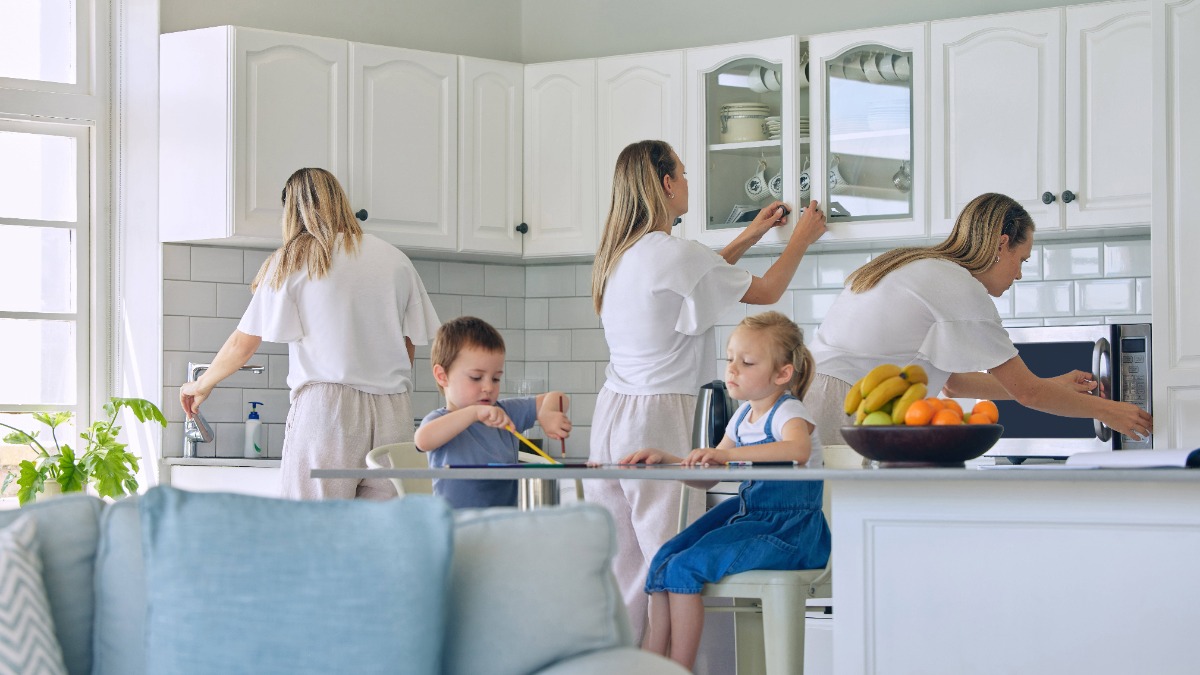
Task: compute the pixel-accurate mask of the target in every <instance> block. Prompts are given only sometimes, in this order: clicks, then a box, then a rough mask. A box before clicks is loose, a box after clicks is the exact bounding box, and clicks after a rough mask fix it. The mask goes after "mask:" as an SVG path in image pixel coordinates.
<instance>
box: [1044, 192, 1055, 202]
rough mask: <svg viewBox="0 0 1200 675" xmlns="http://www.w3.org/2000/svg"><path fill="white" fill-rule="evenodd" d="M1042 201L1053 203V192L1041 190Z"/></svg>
mask: <svg viewBox="0 0 1200 675" xmlns="http://www.w3.org/2000/svg"><path fill="white" fill-rule="evenodd" d="M1042 203H1043V204H1053V203H1054V193H1053V192H1043V193H1042Z"/></svg>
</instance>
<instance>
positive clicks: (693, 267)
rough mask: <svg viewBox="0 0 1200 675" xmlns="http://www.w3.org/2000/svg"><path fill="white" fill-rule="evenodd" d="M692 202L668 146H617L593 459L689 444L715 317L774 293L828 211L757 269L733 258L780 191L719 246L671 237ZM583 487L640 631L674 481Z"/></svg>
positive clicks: (674, 507) (601, 290)
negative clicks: (602, 522) (608, 530)
mask: <svg viewBox="0 0 1200 675" xmlns="http://www.w3.org/2000/svg"><path fill="white" fill-rule="evenodd" d="M687 209H688V183H687V176H686V175H685V173H684V168H683V162H681V161H680V160H679V157H678V156H677V155H676V154H675V151H674V150H672V149H671V146H670V145H668V144H667V143H665V142H663V141H640V142H638V143H633V144H631V145H629V146H628V147H626V148H625V149H624V150H622V151H621V154H620V156H619V157H618V158H617V165H616V171H615V175H614V176H613V193H612V204H611V206H610V209H609V214H608V220H607V222H606V223H605V227H604V233H603V235H602V238H601V241H600V246H599V249H598V250H597V252H596V260H595V264H594V267H593V271H592V299H593V301H594V303H595V307H596V311H597V313H599V315H600V318H601V320H602V322H603V324H604V339H605V341H606V342H607V343H608V349H609V354H610V359H609V365H608V369H607V371H606V373H605V375H606V381H605V383H604V387H603V388H602V389H601V390H600V394H599V397H598V399H597V402H596V412H595V415H594V417H593V420H592V434H591V456H590V460H591V461H593V462H598V463H604V464H611V463H616V462H618V461H619V460H620V459H621V458H622V457H624V456H625V455H628V454H629V453H630V452H632V451H634V450H638V449H641V448H658V449H660V450H662V451H664V452H667V453H670V454H673V455H678V456H684V455H687V454H688V453H689V452H690V451H691V450H692V447H691V434H692V417H693V415H694V414H695V405H696V392H697V391H698V389H699V387H700V385H701V384H702V383H703V382H705V381H707V380H709V379H711V378H706V377H704V375H705V374H711V373H712V372H713V364H714V362H715V361H716V356H717V353H716V348H717V345H716V338H715V334H714V332H713V331H712V328H713V327H714V326H715V325H716V323H717V320H718V319H720V318H721V317H722V316H725V315H726V314H727V313H728V312H730V311H731V310H733V309H734V308H735V307H737V304H738V303H739V302H745V303H749V304H756V305H764V304H772V303H775V302H777V301H778V300H779V298H780V297H782V296H783V293H784V291H785V290H786V289H787V285H788V282H789V281H790V280H791V279H792V277H793V276H794V275H795V273H796V267H797V265H799V264H800V259H801V258H802V257H803V256H804V252H805V251H806V250H807V249H808V247H809V245H810V244H812V243H813V242H814V241H816V240H817V239H818V238H819V237H820V236H821V235H822V234H824V232H825V216H824V214H822V213H821V210H820V209H819V208H818V207H817V204H816V202H812V203H811V204H809V207H808V208H807V209H805V211H804V214H803V216H802V217H801V218H800V221H799V222H798V223H797V225H796V229H795V231H794V232H793V233H792V235H791V237H790V239H789V240H788V243H787V246H786V247H785V248H784V250H783V252H782V253H781V254H780V256H779V259H778V260H776V261H775V263H774V264H772V265H771V267H770V269H768V270H767V271H766V273H764V274H763V276H762V278H758V277H755V276H753V275H752V274H750V272H748V271H746V270H743V269H738V268H737V267H734V266H733V263H734V262H736V261H737V260H738V259H739V258H741V256H742V254H743V253H745V252H746V250H747V249H749V248H750V246H752V245H753V244H754V243H755V242H757V241H758V240H759V239H761V238H762V236H763V235H764V234H766V233H767V232H768V231H769V230H770V229H771V228H773V227H777V226H780V225H783V224H784V223H786V222H787V216H788V210H787V207H786V206H785V205H784V204H783V203H782V202H773V203H772V204H770V205H769V206H767V207H766V208H764V209H762V210H761V211H760V212H759V214H758V216H757V217H756V218H755V219H754V221H753V222H752V223H750V224H749V226H748V227H747V228H746V230H745V231H744V232H743V233H742V234H741V235H739V236H738V237H737V238H736V239H734V240H733V241H732V242H731V243H730V244H729V245H728V246H726V247H725V248H724V250H722V251H721V253H720V254H717V253H716V252H714V251H712V250H711V249H709V248H707V247H706V246H704V245H703V244H700V243H698V242H694V241H689V240H686V239H681V238H678V237H673V236H671V227H672V226H673V225H674V223H675V221H676V219H677V218H679V217H680V216H682V215H683V214H684V213H687ZM584 489H585V491H586V495H587V499H588V501H592V502H596V503H599V504H601V505H603V506H604V507H605V508H607V509H608V510H609V512H610V513H612V515H613V519H614V521H615V522H616V526H617V545H618V553H617V557H616V559H615V560H614V561H613V572H614V574H615V575H616V578H617V582H618V584H619V585H620V587H621V593H622V596H623V597H624V600H625V605H626V607H627V608H628V610H629V615H630V620H631V623H632V627H633V631H634V637H635V639H637V640H639V641H640V639H641V636H642V632H643V630H644V628H645V625H646V595H645V593H644V592H643V591H642V584H643V582H644V580H645V578H646V570H647V566H648V564H649V561H650V559H651V558H652V557H654V554H655V553H656V552H657V551H658V549H659V547H660V546H662V544H663V543H664V542H666V541H667V540H668V539H670V538H671V537H672V536H673V535H674V534H675V530H676V528H677V523H678V518H677V515H678V509H679V493H680V485H679V484H678V483H675V482H672V481H640V480H628V481H599V480H597V481H587V484H586V485H585V488H584ZM699 508H700V507H699V505H697V514H698V512H699Z"/></svg>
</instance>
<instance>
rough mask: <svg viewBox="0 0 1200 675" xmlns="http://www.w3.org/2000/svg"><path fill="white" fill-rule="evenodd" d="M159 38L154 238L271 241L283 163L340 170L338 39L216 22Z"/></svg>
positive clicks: (342, 61)
mask: <svg viewBox="0 0 1200 675" xmlns="http://www.w3.org/2000/svg"><path fill="white" fill-rule="evenodd" d="M160 46H161V52H160V63H161V66H160V105H161V108H160V121H159V144H160V145H159V153H160V156H159V190H160V193H159V227H160V233H161V237H162V239H163V240H164V241H195V240H217V239H225V240H227V241H229V242H232V243H241V244H248V245H278V242H279V241H280V240H281V236H282V235H281V225H280V216H281V213H282V209H281V205H280V194H281V191H282V189H283V185H284V182H285V181H286V180H287V178H288V176H290V175H291V174H292V172H294V171H295V170H296V169H299V168H301V167H321V168H324V169H328V170H329V171H330V172H332V173H333V174H334V175H335V176H337V178H338V180H340V181H343V182H344V181H346V180H347V178H348V170H347V123H346V119H347V118H346V86H347V60H348V55H347V47H346V42H344V41H342V40H330V39H325V38H315V37H308V36H303V35H291V34H287V33H276V32H271V31H261V30H247V29H242V28H234V27H230V26H218V27H215V28H204V29H199V30H192V31H185V32H181V33H169V34H166V35H163V36H162V38H161V44H160Z"/></svg>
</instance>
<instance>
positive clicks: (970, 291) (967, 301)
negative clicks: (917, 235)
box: [810, 258, 1017, 396]
mask: <svg viewBox="0 0 1200 675" xmlns="http://www.w3.org/2000/svg"><path fill="white" fill-rule="evenodd" d="M810 349H811V350H812V353H813V356H814V357H815V358H816V361H817V372H818V373H824V374H825V375H830V376H833V377H836V378H838V379H840V380H842V381H845V382H851V383H853V382H855V381H857V380H858V378H860V377H862V376H863V375H865V374H866V373H867V371H869V370H870V369H871V368H874V367H875V366H877V365H880V364H883V363H895V364H896V365H900V366H905V365H908V364H910V363H916V364H919V365H921V366H922V367H924V368H925V370H926V372H927V373H928V374H929V392H930V393H929V395H930V396H936V395H937V393H938V392H940V391H941V390H942V387H943V386H945V384H946V380H947V379H948V378H949V377H950V374H951V373H970V372H978V371H981V370H987V369H989V368H994V367H996V366H998V365H1000V364H1002V363H1004V362H1005V361H1008V360H1009V359H1011V358H1012V357H1014V356H1016V355H1017V348H1016V347H1014V346H1013V343H1012V340H1011V339H1010V338H1009V337H1008V332H1007V331H1005V330H1004V326H1003V324H1001V322H1000V313H999V312H997V311H996V305H995V303H993V302H992V298H991V296H989V295H988V293H987V290H986V289H985V288H984V286H983V284H981V283H979V280H977V279H976V278H975V277H973V276H971V273H970V272H968V271H967V270H966V269H964V268H963V267H962V266H961V265H959V264H957V263H954V262H952V261H949V260H943V259H936V258H926V259H924V260H917V261H914V262H911V263H909V264H907V265H905V266H903V267H901V268H899V269H897V270H895V271H893V272H892V273H891V274H888V275H887V276H886V277H884V279H883V280H882V281H880V282H879V283H878V284H877V285H876V286H875V287H874V288H872V289H871V290H869V291H865V292H863V293H854V292H852V291H851V290H850V288H849V287H847V288H846V289H845V290H843V291H842V293H841V295H839V296H838V297H837V299H836V300H835V301H834V303H833V306H831V307H830V308H829V312H828V313H827V314H826V316H825V320H824V321H823V322H822V323H821V326H820V328H818V329H817V334H816V336H815V337H814V338H813V341H812V344H811V345H810Z"/></svg>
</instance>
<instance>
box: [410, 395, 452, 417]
mask: <svg viewBox="0 0 1200 675" xmlns="http://www.w3.org/2000/svg"><path fill="white" fill-rule="evenodd" d="M410 398H411V399H412V411H413V417H414V418H415V419H424V417H425V416H426V415H428V414H429V413H431V412H433V411H434V410H437V409H438V408H441V407H442V406H443V405H445V401H444V400H442V397H441V395H439V394H438V393H437V390H434V391H414V392H412V395H411V396H410Z"/></svg>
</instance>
